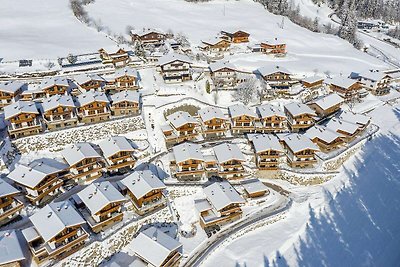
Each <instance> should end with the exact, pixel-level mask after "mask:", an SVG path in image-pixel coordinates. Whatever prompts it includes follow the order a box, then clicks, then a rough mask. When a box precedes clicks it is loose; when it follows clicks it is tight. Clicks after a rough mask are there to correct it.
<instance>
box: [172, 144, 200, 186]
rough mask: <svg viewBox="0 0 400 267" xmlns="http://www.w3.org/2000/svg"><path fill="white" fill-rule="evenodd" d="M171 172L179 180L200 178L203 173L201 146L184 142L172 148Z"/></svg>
mask: <svg viewBox="0 0 400 267" xmlns="http://www.w3.org/2000/svg"><path fill="white" fill-rule="evenodd" d="M172 157H173V158H172V159H171V164H170V165H171V173H172V174H174V176H175V177H176V178H177V179H179V180H200V179H201V178H203V176H204V173H205V168H204V156H203V154H202V152H201V147H200V145H198V144H195V143H189V142H185V143H182V144H179V145H176V146H174V147H173V148H172Z"/></svg>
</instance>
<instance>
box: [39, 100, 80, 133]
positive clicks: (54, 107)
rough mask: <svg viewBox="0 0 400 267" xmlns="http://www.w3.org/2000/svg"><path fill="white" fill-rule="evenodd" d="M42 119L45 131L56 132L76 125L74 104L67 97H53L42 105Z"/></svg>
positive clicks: (76, 115) (76, 118)
mask: <svg viewBox="0 0 400 267" xmlns="http://www.w3.org/2000/svg"><path fill="white" fill-rule="evenodd" d="M42 118H43V122H44V124H45V126H46V129H47V130H50V131H51V130H56V129H57V130H58V129H62V128H67V127H73V126H76V125H77V124H78V114H77V112H76V106H75V102H74V101H73V99H72V97H71V96H69V95H53V96H51V97H50V98H47V99H45V100H44V101H43V103H42Z"/></svg>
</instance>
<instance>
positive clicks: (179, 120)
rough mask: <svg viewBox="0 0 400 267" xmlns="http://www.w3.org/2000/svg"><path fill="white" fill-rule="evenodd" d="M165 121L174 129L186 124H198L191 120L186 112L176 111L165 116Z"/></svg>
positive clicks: (193, 119)
mask: <svg viewBox="0 0 400 267" xmlns="http://www.w3.org/2000/svg"><path fill="white" fill-rule="evenodd" d="M167 120H168V121H169V122H170V123H171V124H172V125H173V126H174V127H175V128H179V127H181V126H183V125H185V124H187V123H194V124H198V123H199V122H198V121H197V120H196V119H195V118H193V117H192V116H191V115H190V114H189V113H188V112H186V111H177V112H175V113H173V114H171V115H169V116H167Z"/></svg>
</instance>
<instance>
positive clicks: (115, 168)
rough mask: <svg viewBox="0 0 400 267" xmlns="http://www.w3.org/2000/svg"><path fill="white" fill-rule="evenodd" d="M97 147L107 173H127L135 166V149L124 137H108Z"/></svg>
mask: <svg viewBox="0 0 400 267" xmlns="http://www.w3.org/2000/svg"><path fill="white" fill-rule="evenodd" d="M99 147H100V149H101V151H102V153H103V156H104V158H105V162H106V168H107V171H108V172H110V173H115V172H120V173H122V172H127V171H129V170H131V169H132V168H133V167H134V166H135V163H136V158H135V156H134V155H133V153H134V152H135V149H134V147H133V146H132V144H131V143H130V142H129V141H128V139H126V137H124V136H112V137H108V138H106V139H104V140H103V141H101V142H100V143H99Z"/></svg>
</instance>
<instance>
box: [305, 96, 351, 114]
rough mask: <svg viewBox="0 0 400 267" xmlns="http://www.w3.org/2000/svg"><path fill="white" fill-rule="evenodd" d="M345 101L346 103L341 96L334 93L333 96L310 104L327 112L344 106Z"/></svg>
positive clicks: (324, 97)
mask: <svg viewBox="0 0 400 267" xmlns="http://www.w3.org/2000/svg"><path fill="white" fill-rule="evenodd" d="M343 101H344V99H343V98H342V97H341V96H339V95H338V94H335V93H333V94H330V95H327V96H323V97H321V98H318V99H317V100H314V101H311V102H310V103H311V104H316V105H318V106H319V107H320V108H322V109H323V110H327V109H329V108H331V107H333V106H336V105H338V104H342V103H343Z"/></svg>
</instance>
